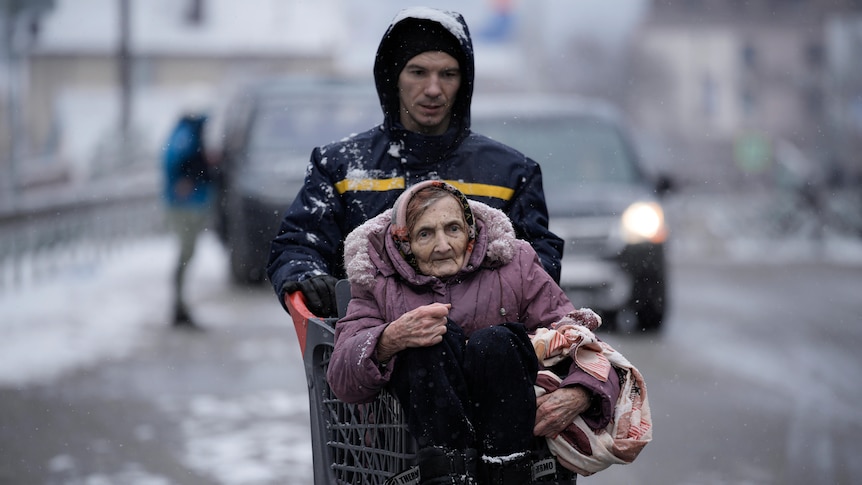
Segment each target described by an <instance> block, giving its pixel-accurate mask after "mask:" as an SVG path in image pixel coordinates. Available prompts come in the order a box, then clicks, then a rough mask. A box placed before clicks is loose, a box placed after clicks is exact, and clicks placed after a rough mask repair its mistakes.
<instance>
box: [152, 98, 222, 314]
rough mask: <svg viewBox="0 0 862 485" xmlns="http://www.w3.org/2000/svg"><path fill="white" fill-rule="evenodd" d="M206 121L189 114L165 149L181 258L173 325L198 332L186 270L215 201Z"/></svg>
mask: <svg viewBox="0 0 862 485" xmlns="http://www.w3.org/2000/svg"><path fill="white" fill-rule="evenodd" d="M205 122H206V117H205V116H203V115H201V114H197V113H189V114H184V115H183V116H181V117H180V119H179V121H178V122H177V125H176V127H175V128H174V130H173V132H171V135H170V137H169V138H168V142H167V144H166V145H165V152H164V158H163V163H164V165H163V168H164V174H165V179H164V180H165V193H164V198H165V203H166V205H167V215H168V224H169V226H170V228H171V230H172V231H173V232H174V233H175V234H176V236H177V239H178V240H179V243H180V247H179V255H178V258H177V262H176V267H175V269H174V275H173V314H172V322H171V323H172V325H173V326H174V327H175V328H180V329H198V328H199V327H198V326H197V325H196V324H195V322H194V321H193V320H192V318H191V315H190V314H189V311H188V307H187V306H186V303H185V299H184V298H183V289H184V286H185V277H186V269H187V267H188V264H189V262H190V261H191V259H192V256H193V255H194V252H195V246H196V241H197V237H198V234H199V233H201V232H202V231H203V230H204V228H205V227H206V224H207V222H208V217H209V209H210V203H211V202H210V201H211V199H212V194H211V192H212V191H213V188H212V177H211V173H210V167H209V161H208V160H207V157H206V153H205V150H204V142H203V132H204V123H205Z"/></svg>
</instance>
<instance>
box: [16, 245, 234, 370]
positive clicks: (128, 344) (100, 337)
mask: <svg viewBox="0 0 862 485" xmlns="http://www.w3.org/2000/svg"><path fill="white" fill-rule="evenodd" d="M198 251H199V253H198V254H197V255H196V258H195V259H193V261H192V263H191V265H192V266H191V267H190V268H189V273H190V275H189V278H191V277H192V273H195V274H199V273H203V274H204V275H205V276H206V277H207V278H208V279H209V281H213V282H219V281H224V280H225V278H224V277H223V276H222V275H221V274H219V273H220V272H222V271H223V267H224V266H225V265H224V264H223V259H222V258H223V257H224V256H223V253H222V249H221V247H220V246H219V245H218V242H217V241H215V239H214V238H210V237H201V239H200V244H199V247H198ZM175 252H176V244H175V242H174V241H173V240H172V239H171V238H169V237H167V236H165V237H154V238H152V239H149V240H144V241H142V242H138V243H135V244H134V247H133V248H128V247H126V248H123V249H120V250H118V252H117V253H116V254H113V255H110V256H108V259H107V260H105V261H104V262H103V263H102V264H97V263H89V264H88V265H87V266H84V267H78V268H74V267H73V268H67V269H66V270H65V271H60V272H59V274H57V276H56V277H55V278H52V279H46V280H43V281H39V282H34V283H29V284H27V285H26V286H24V287H22V288H16V289H12V290H7V291H5V292H4V293H0V331H2V335H3V338H2V339H0V355H2V356H3V358H2V359H0V386H9V385H11V386H19V385H24V384H28V383H37V382H47V381H50V380H52V379H54V378H56V377H59V376H60V375H61V374H63V373H64V372H68V371H70V370H73V369H77V368H81V367H84V366H89V365H93V364H96V363H98V362H100V361H103V360H105V359H120V358H122V357H124V356H126V355H129V353H130V352H132V351H133V350H134V349H135V347H136V345H138V343H139V342H141V339H140V338H139V337H140V336H141V335H142V330H144V329H145V328H146V327H147V326H148V325H155V324H158V325H165V324H166V322H167V318H168V313H167V310H166V309H167V308H168V305H167V303H168V300H169V289H170V285H169V275H170V273H171V271H172V265H173V262H174V258H175V256H174V255H175Z"/></svg>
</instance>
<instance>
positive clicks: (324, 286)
mask: <svg viewBox="0 0 862 485" xmlns="http://www.w3.org/2000/svg"><path fill="white" fill-rule="evenodd" d="M335 283H338V278H335V277H332V276H329V275H317V276H312V277H311V278H308V279H307V280H303V281H291V282H289V283H287V284H285V285H284V298H285V300H287V295H289V294H290V293H293V292H294V291H301V292H302V294H303V295H305V305H306V306H307V307H308V309H309V311H311V313H313V314H314V315H315V316H318V317H322V318H329V317H337V316H338V305H337V304H336V302H335Z"/></svg>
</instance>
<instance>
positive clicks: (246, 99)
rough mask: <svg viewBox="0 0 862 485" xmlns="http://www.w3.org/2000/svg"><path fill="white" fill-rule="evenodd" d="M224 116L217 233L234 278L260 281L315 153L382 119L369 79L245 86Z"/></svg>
mask: <svg viewBox="0 0 862 485" xmlns="http://www.w3.org/2000/svg"><path fill="white" fill-rule="evenodd" d="M220 118H221V119H219V120H217V123H218V126H219V128H216V130H221V134H220V135H219V134H218V133H216V137H218V138H219V139H218V140H216V142H218V143H220V145H221V148H220V150H219V151H220V163H219V167H220V177H219V180H220V191H219V195H220V197H219V203H218V204H217V207H218V208H217V216H216V218H217V227H218V232H219V235H220V237H221V239H222V241H223V243H224V245H225V247H226V248H227V249H228V253H229V259H230V269H231V275H232V278H233V280H234V281H235V282H238V283H256V282H260V281H263V279H264V278H265V276H266V271H265V270H266V264H267V260H268V255H269V245H270V241H272V238H273V237H274V236H275V235H276V233H277V231H278V228H279V224H280V222H281V218H282V215H283V213H284V211H285V210H286V209H287V207H288V206H289V205H290V204H291V202H292V201H293V199H294V197H295V196H296V194H297V192H298V191H299V188H300V187H301V186H302V183H303V179H304V177H305V171H306V167H307V166H308V162H309V157H310V155H311V150H312V149H313V148H314V147H315V146H318V145H323V144H326V143H329V142H332V141H335V140H338V139H340V138H343V137H344V136H346V135H348V134H350V133H356V132H359V131H362V130H366V129H368V128H370V127H371V126H373V125H374V124H376V123H379V122H380V121H381V119H382V115H381V111H380V106H379V102H378V100H377V95H376V91H375V90H374V85H373V83H372V82H371V81H370V80H369V81H368V82H358V81H349V80H340V79H329V78H326V79H318V78H290V79H270V80H261V81H257V82H255V83H252V84H249V85H246V86H244V87H242V88H241V89H239V90H238V91H237V94H236V95H235V96H233V97H232V98H231V100H230V101H229V103H227V105H226V109H225V110H223V113H222V114H221V116H220ZM210 138H213V136H212V135H211V136H210Z"/></svg>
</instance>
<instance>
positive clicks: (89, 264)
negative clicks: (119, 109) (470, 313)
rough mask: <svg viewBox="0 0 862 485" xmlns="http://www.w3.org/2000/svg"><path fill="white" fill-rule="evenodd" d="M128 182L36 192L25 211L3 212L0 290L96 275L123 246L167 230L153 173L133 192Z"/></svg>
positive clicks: (17, 209) (21, 208) (0, 215)
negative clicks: (83, 273)
mask: <svg viewBox="0 0 862 485" xmlns="http://www.w3.org/2000/svg"><path fill="white" fill-rule="evenodd" d="M125 182H126V183H124V184H120V183H112V182H111V181H102V183H101V184H92V185H88V186H87V187H85V188H78V189H77V190H75V191H74V193H73V194H72V195H69V194H61V193H57V192H55V193H44V194H41V195H40V196H36V197H35V198H34V197H32V194H31V197H30V199H29V201H28V203H27V204H25V205H26V206H25V207H19V208H16V209H15V210H10V211H6V212H4V213H2V214H0V291H5V290H9V289H12V288H18V287H24V286H27V285H33V284H37V283H39V282H41V281H45V280H46V279H50V278H52V277H55V276H56V275H57V274H59V273H62V272H71V271H92V270H94V269H95V268H96V267H97V265H98V264H100V263H101V262H102V261H103V260H104V259H105V258H107V257H109V256H111V255H112V254H114V253H116V252H117V250H118V249H120V248H121V247H122V246H124V245H129V244H132V243H133V242H134V241H135V240H137V239H139V238H141V237H145V236H148V235H156V234H159V233H162V232H164V226H165V224H164V210H163V207H162V202H161V200H160V199H159V195H158V191H157V189H156V183H154V182H155V178H154V177H153V176H152V174H150V175H149V176H148V177H145V178H144V181H143V182H142V183H139V184H137V185H134V184H132V185H133V187H134V188H133V189H130V186H129V185H130V184H129V181H128V180H126V181H125ZM105 187H109V188H107V189H106V188H105ZM40 199H41V200H40Z"/></svg>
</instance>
